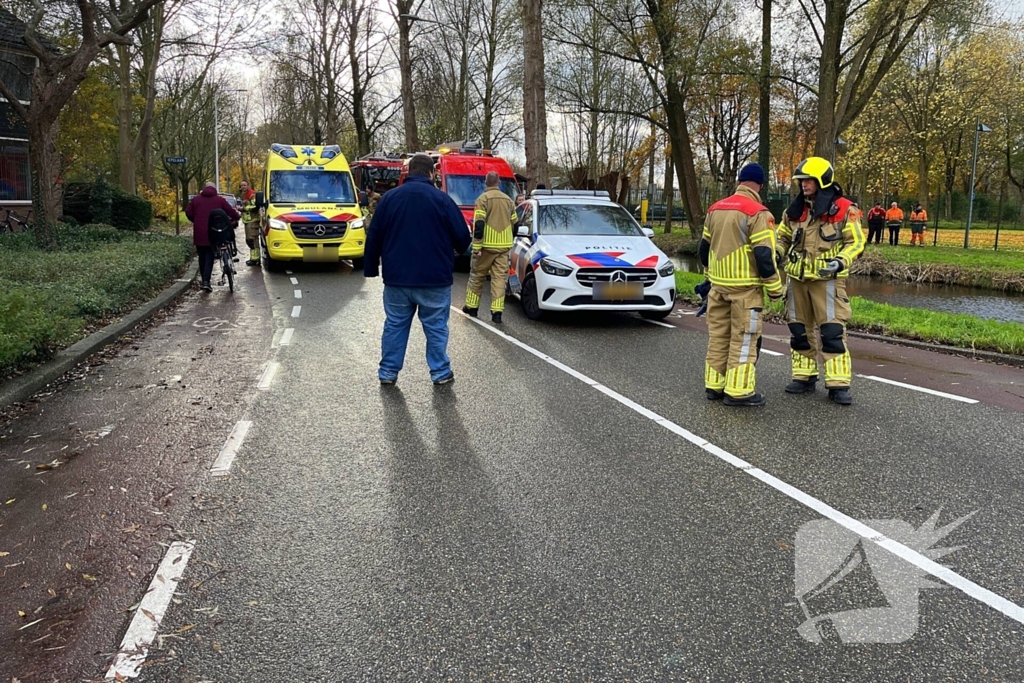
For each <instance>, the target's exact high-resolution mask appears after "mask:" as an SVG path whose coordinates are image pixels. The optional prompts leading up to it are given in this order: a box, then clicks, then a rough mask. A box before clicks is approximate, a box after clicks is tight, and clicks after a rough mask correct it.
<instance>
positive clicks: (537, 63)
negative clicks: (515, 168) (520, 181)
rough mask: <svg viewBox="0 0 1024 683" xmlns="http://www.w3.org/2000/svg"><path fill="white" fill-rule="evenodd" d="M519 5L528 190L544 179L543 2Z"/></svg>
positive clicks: (526, 1)
mask: <svg viewBox="0 0 1024 683" xmlns="http://www.w3.org/2000/svg"><path fill="white" fill-rule="evenodd" d="M522 2H523V47H524V52H523V132H524V136H525V145H524V148H525V151H526V176H527V178H529V181H528V182H529V188H528V189H531V190H532V189H533V188H535V187H536V186H537V184H538V183H544V184H547V183H548V182H549V179H548V140H547V136H548V125H547V106H546V104H545V101H544V98H545V74H544V22H543V17H544V4H543V0H522Z"/></svg>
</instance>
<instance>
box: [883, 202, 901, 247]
mask: <svg viewBox="0 0 1024 683" xmlns="http://www.w3.org/2000/svg"><path fill="white" fill-rule="evenodd" d="M885 224H886V226H888V228H889V244H890V246H893V247H895V246H898V245H899V243H900V228H901V227H903V209H901V208H900V207H899V204H897V203H896V202H893V203H892V206H891V207H889V210H888V211H886V212H885Z"/></svg>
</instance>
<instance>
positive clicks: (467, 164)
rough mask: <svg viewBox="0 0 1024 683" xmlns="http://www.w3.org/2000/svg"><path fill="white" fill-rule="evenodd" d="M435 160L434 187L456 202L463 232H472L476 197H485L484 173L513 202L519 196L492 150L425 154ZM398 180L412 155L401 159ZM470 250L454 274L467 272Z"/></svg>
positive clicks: (466, 147) (476, 147)
mask: <svg viewBox="0 0 1024 683" xmlns="http://www.w3.org/2000/svg"><path fill="white" fill-rule="evenodd" d="M426 154H429V155H430V156H431V158H433V159H434V164H435V169H436V170H437V181H436V182H437V186H438V187H439V188H440V189H441V190H443V191H444V192H445V193H447V194H448V196H449V197H451V198H452V199H454V200H455V203H456V204H458V206H459V209H460V210H461V211H462V215H463V217H464V218H465V219H466V229H467V230H469V231H470V232H473V207H474V205H475V204H476V200H477V197H479V196H480V195H482V194H483V193H484V190H485V189H486V186H485V184H484V178H485V177H486V176H487V173H488V172H490V171H494V172H496V173H497V174H498V178H499V179H500V185H499V187H500V188H501V191H502V192H504V193H505V194H507V195H508V196H509V198H510V199H511V200H512V201H513V202H516V201H517V199H518V198H519V196H520V195H521V194H522V190H521V188H520V187H519V185H518V183H517V182H516V176H515V173H514V172H513V171H512V167H511V166H509V163H508V162H507V161H505V160H504V159H502V158H501V157H499V156H495V154H494V153H493V151H492V150H489V149H484V148H483V145H481V144H480V143H462V144H461V145H460V144H451V145H443V146H441V147H438V149H437V150H436V151H435V150H431V151H428V152H426ZM403 156H404V157H405V159H404V160H403V165H402V173H401V178H400V179H399V183H400V184H401V183H403V182H405V179H406V177H407V176H408V175H409V159H410V158H411V156H412V155H410V154H406V155H403ZM471 252H472V248H470V249H469V250H467V251H466V253H465V254H463V255H462V256H460V257H459V258H457V259H456V262H455V268H456V269H457V270H462V271H468V270H469V262H470V256H471Z"/></svg>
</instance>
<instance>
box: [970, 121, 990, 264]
mask: <svg viewBox="0 0 1024 683" xmlns="http://www.w3.org/2000/svg"><path fill="white" fill-rule="evenodd" d="M991 132H992V129H991V128H989V127H988V126H986V125H985V124H984V123H982V122H981V118H980V117H979V118H978V120H977V122H976V123H975V124H974V158H973V159H971V199H970V201H968V202H967V229H965V230H964V249H967V248H968V247H969V246H970V244H971V219H972V218H973V217H974V175H975V173H977V171H978V136H979V135H981V133H991Z"/></svg>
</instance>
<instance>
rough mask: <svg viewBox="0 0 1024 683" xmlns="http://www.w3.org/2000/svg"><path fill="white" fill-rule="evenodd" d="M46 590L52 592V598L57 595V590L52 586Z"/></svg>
mask: <svg viewBox="0 0 1024 683" xmlns="http://www.w3.org/2000/svg"><path fill="white" fill-rule="evenodd" d="M46 592H47V593H49V594H50V597H51V598H55V597H57V591H55V590H53V589H52V588H47V589H46Z"/></svg>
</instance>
